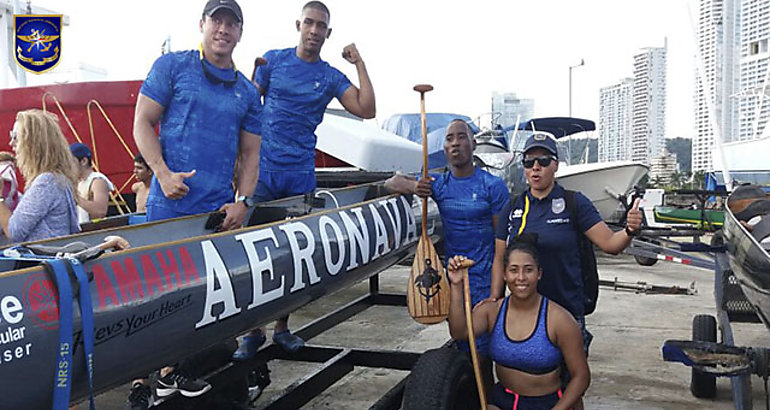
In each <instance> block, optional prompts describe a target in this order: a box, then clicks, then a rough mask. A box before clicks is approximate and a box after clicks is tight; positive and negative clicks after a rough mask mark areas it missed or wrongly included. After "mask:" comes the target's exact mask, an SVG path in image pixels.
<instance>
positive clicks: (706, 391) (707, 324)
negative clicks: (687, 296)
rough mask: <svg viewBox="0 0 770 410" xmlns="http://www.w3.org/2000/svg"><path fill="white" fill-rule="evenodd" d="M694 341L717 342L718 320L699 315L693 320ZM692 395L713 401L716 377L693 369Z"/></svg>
mask: <svg viewBox="0 0 770 410" xmlns="http://www.w3.org/2000/svg"><path fill="white" fill-rule="evenodd" d="M692 340H693V341H697V342H716V341H717V320H716V318H714V316H711V315H697V316H695V317H694V318H693V319H692ZM690 391H691V392H692V395H693V396H695V397H698V398H702V399H711V398H714V397H716V394H717V380H716V376H712V375H710V374H708V373H703V372H701V371H699V370H695V369H692V379H691V381H690Z"/></svg>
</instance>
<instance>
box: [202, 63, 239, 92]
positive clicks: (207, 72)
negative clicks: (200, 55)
mask: <svg viewBox="0 0 770 410" xmlns="http://www.w3.org/2000/svg"><path fill="white" fill-rule="evenodd" d="M201 67H202V68H203V75H204V76H206V79H207V80H209V82H210V83H212V84H214V85H219V84H224V85H225V87H227V88H231V87H232V86H234V85H235V83H237V82H238V74H236V72H235V69H233V78H231V79H227V80H226V79H224V78H219V77H218V76H217V75H216V74H214V73H213V72H211V69H210V68H209V67H208V66H207V65H206V64H205V63H204V62H203V59H201Z"/></svg>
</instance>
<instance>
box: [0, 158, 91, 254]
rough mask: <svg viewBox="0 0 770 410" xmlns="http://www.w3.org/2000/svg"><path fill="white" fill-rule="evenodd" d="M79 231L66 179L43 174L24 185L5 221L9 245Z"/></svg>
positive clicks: (60, 176)
mask: <svg viewBox="0 0 770 410" xmlns="http://www.w3.org/2000/svg"><path fill="white" fill-rule="evenodd" d="M76 232H80V225H78V215H77V210H76V205H75V198H74V197H73V196H72V188H71V187H70V184H69V183H68V182H67V178H66V177H65V176H64V175H61V174H53V173H51V172H45V173H42V174H40V175H38V176H37V178H35V179H34V180H33V181H32V183H31V184H29V185H27V188H26V190H25V191H24V196H23V197H22V198H21V201H20V202H19V205H18V206H17V207H16V209H15V210H14V211H13V214H11V218H10V219H9V220H8V233H9V235H10V240H11V242H29V241H37V240H41V239H47V238H53V237H56V236H64V235H69V234H72V233H76Z"/></svg>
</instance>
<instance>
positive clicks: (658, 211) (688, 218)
mask: <svg viewBox="0 0 770 410" xmlns="http://www.w3.org/2000/svg"><path fill="white" fill-rule="evenodd" d="M654 212H655V222H662V223H680V224H681V223H686V224H691V225H704V226H708V225H711V226H713V227H716V228H721V227H722V225H723V224H724V222H725V214H724V212H723V211H717V210H714V209H706V210H705V211H703V210H700V209H682V208H675V207H672V206H656V207H655V208H654Z"/></svg>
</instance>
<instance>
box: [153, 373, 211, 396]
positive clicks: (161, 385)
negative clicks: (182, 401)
mask: <svg viewBox="0 0 770 410" xmlns="http://www.w3.org/2000/svg"><path fill="white" fill-rule="evenodd" d="M209 390H211V385H210V384H208V383H207V382H206V381H204V380H201V379H191V378H189V377H187V376H185V375H183V374H182V373H179V372H178V371H176V370H174V371H172V372H171V373H169V374H167V375H165V376H163V377H160V378H158V386H157V387H156V388H155V392H156V394H157V395H158V397H166V396H170V395H172V394H174V393H176V392H179V393H180V394H181V395H182V396H185V397H198V396H200V395H201V394H203V393H206V392H207V391H209Z"/></svg>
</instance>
